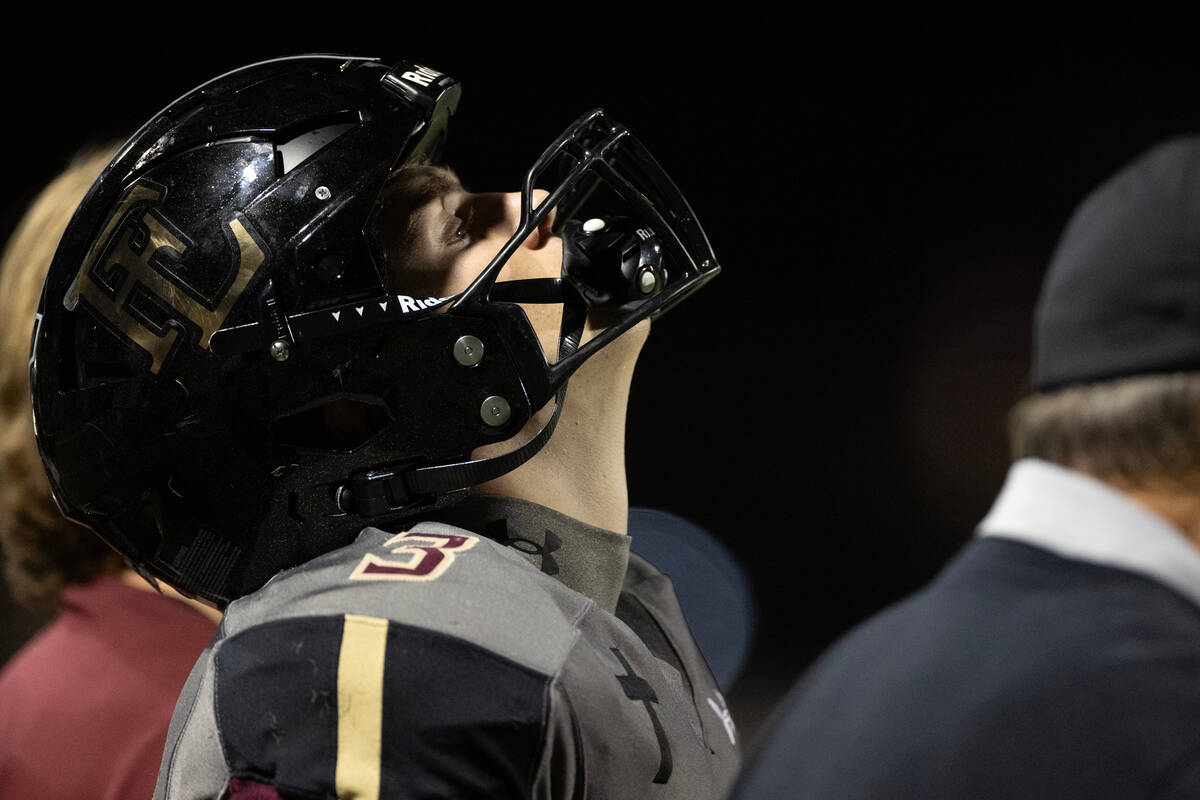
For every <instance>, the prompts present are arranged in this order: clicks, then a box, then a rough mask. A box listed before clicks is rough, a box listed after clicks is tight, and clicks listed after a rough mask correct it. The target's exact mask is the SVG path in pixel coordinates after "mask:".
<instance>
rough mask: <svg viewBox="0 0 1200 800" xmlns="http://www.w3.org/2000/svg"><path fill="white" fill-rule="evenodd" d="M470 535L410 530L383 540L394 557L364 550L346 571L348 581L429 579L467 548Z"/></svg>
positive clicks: (445, 567)
mask: <svg viewBox="0 0 1200 800" xmlns="http://www.w3.org/2000/svg"><path fill="white" fill-rule="evenodd" d="M477 541H478V539H476V538H475V537H474V536H461V535H458V534H448V533H419V532H415V531H410V532H409V533H400V534H397V535H396V536H393V537H392V538H391V539H388V540H387V541H386V542H384V543H383V546H384V548H386V549H388V551H389V552H390V553H391V555H393V556H399V558H397V559H391V558H383V557H381V556H377V555H375V554H374V553H367V554H366V555H365V556H363V557H362V561H359V562H358V566H357V567H355V568H354V572H353V573H351V575H350V580H352V581H432V580H436V579H437V578H439V577H441V575H442V573H443V572H445V571H446V570H447V569H449V568H450V565H451V564H453V563H454V556H455V553H461V552H463V551H464V550H470V549H471V548H472V547H474V546H475V543H476V542H477Z"/></svg>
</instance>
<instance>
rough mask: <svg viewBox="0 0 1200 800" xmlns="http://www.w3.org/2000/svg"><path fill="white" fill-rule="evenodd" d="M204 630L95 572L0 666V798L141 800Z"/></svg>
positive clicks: (205, 623)
mask: <svg viewBox="0 0 1200 800" xmlns="http://www.w3.org/2000/svg"><path fill="white" fill-rule="evenodd" d="M215 628H216V626H215V625H214V624H213V622H212V621H211V620H209V619H208V618H206V617H205V616H204V615H203V614H201V613H199V612H198V611H196V610H195V609H193V608H189V607H188V606H187V605H185V604H184V603H181V602H179V601H178V600H174V599H171V598H169V597H164V596H162V595H159V594H155V593H153V592H147V591H141V590H139V589H135V588H133V587H130V586H126V585H125V584H123V583H121V581H120V580H119V579H118V578H99V579H97V580H95V581H93V582H91V583H89V584H87V585H84V586H72V587H70V588H68V589H67V590H66V591H65V592H64V596H63V606H62V611H61V612H60V613H59V615H58V616H57V617H56V618H55V619H54V620H53V621H52V622H51V623H50V624H49V625H48V626H47V627H46V628H45V629H43V630H42V631H41V632H40V633H39V634H38V635H37V636H36V637H34V638H33V639H32V640H30V642H29V643H28V644H26V645H25V647H23V648H22V649H21V650H20V651H19V652H18V653H17V654H16V656H14V657H13V659H12V660H11V661H10V662H9V663H8V664H6V665H5V667H4V669H3V670H2V671H0V797H5V798H7V797H14V798H15V797H20V798H24V799H26V800H34V799H35V798H42V797H46V798H56V800H61V799H62V798H74V797H87V798H94V799H95V800H109V798H113V799H114V800H115V798H122V800H128V798H134V799H135V800H136V798H139V797H146V798H148V797H150V796H151V795H153V794H154V779H155V776H156V775H157V773H158V766H159V762H160V761H161V759H162V750H163V744H164V742H165V741H166V738H167V724H168V723H169V722H170V720H171V712H172V710H173V709H174V707H175V700H176V698H177V697H178V696H179V692H180V690H181V689H182V688H183V683H184V681H185V680H186V679H187V676H188V673H189V672H190V671H191V668H192V664H193V663H195V661H196V659H197V657H199V655H200V652H201V651H202V650H203V649H204V646H205V645H206V644H207V643H208V640H209V639H210V638H212V634H213V631H214V630H215Z"/></svg>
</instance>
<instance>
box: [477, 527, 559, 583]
mask: <svg viewBox="0 0 1200 800" xmlns="http://www.w3.org/2000/svg"><path fill="white" fill-rule="evenodd" d="M545 530H546V539H545V542H544V543H543V544H538V543H537V542H535V541H533V540H532V539H525V538H522V537H519V536H518V537H513V536H509V535H508V520H506V519H497V520H492V521H491V522H489V523H488V524H487V525H486V526H484V534H485V535H486V536H487V537H488V538H489V539H492V540H494V541H497V542H499V543H500V544H502V545H504V546H505V547H511V548H512V549H514V550H519V551H521V552H522V553H526V554H528V555H531V556H539V557H540V558H541V570H542V572H544V573H546V574H547V575H557V574H558V562H557V561H555V560H554V556H552V555H551V553H555V552H557V551H559V550H561V549H562V539H560V538H558V536H557V535H556V534H555V533H554V532H553V531H551V530H550V529H549V528H546V529H545Z"/></svg>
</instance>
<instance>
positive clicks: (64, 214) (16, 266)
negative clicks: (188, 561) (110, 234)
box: [0, 145, 122, 608]
mask: <svg viewBox="0 0 1200 800" xmlns="http://www.w3.org/2000/svg"><path fill="white" fill-rule="evenodd" d="M115 150H116V147H115V145H108V146H99V147H91V148H87V149H85V150H82V151H80V152H79V153H78V154H77V155H76V156H75V158H74V159H73V160H72V162H71V164H70V165H69V166H68V167H67V168H66V169H65V170H64V171H63V172H62V173H60V174H59V175H58V177H56V178H55V179H54V180H52V181H51V182H50V183H49V184H48V185H47V186H46V187H45V188H44V189H43V190H42V191H41V193H40V194H38V196H37V197H36V198H35V199H34V201H33V202H32V203H31V204H30V206H29V208H28V209H27V210H26V212H25V215H24V216H23V217H22V218H21V220H20V222H19V223H18V224H17V227H16V230H14V231H13V234H12V236H11V237H9V240H8V244H7V245H6V246H5V248H4V253H3V256H2V257H0V549H2V550H3V554H4V575H5V578H6V579H7V581H8V584H9V589H10V590H11V592H12V594H13V597H14V598H16V600H17V601H18V602H20V603H22V604H24V605H27V606H42V607H50V608H53V607H55V606H57V605H58V603H59V601H60V598H61V594H62V589H63V587H64V586H65V585H67V584H70V583H86V582H87V581H89V580H91V579H92V578H93V577H95V576H96V575H98V574H103V573H112V572H116V571H118V570H119V569H120V568H121V564H122V562H121V560H120V558H119V556H117V554H116V553H115V552H113V551H112V550H110V549H109V548H108V546H107V545H105V544H104V543H103V542H102V541H101V540H100V539H99V538H98V537H97V536H96V535H95V534H94V533H92V532H91V531H89V530H87V529H86V528H83V527H80V526H78V525H75V524H73V523H71V522H69V521H67V520H66V519H64V518H63V516H62V515H61V514H60V513H59V511H58V508H57V507H56V506H55V504H54V500H53V498H52V496H51V493H50V485H49V483H48V482H47V480H46V474H45V472H44V471H43V468H42V462H41V458H40V457H39V456H38V452H37V445H36V443H35V441H34V437H33V411H32V406H31V404H30V396H29V366H28V365H29V346H30V337H31V334H32V332H33V321H34V314H35V312H36V311H37V306H38V301H39V299H40V296H41V293H42V282H43V281H44V280H45V277H46V271H47V270H48V269H49V267H50V261H51V259H52V258H53V257H54V251H55V249H56V248H57V247H58V240H59V239H60V238H61V237H62V234H63V231H64V230H65V229H66V227H67V223H68V222H69V221H70V219H71V215H72V214H74V212H75V208H76V207H77V206H78V205H79V203H80V201H81V200H82V199H83V196H84V195H85V194H86V193H87V190H88V189H89V188H90V187H91V185H92V183H93V182H94V181H95V180H96V177H97V176H98V175H99V174H100V171H101V170H102V169H103V168H104V167H105V166H106V165H107V164H108V162H109V161H110V160H111V159H112V156H113V153H114V151H115Z"/></svg>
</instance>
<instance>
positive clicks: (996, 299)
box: [0, 6, 1200, 733]
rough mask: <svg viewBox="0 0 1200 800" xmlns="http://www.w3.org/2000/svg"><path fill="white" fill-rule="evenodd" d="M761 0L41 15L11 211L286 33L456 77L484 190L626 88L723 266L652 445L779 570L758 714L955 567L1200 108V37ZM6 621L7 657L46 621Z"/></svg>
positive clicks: (666, 485)
mask: <svg viewBox="0 0 1200 800" xmlns="http://www.w3.org/2000/svg"><path fill="white" fill-rule="evenodd" d="M518 11H519V10H518V9H512V10H511V13H517V12H518ZM735 11H736V12H737V13H734V12H735ZM751 11H752V9H749V8H741V9H733V10H731V9H725V10H724V11H723V12H722V13H721V15H720V16H713V17H711V18H708V17H704V16H695V15H694V14H693V15H692V16H689V17H687V18H686V19H685V18H683V17H680V18H678V19H675V20H668V19H665V18H662V19H657V18H656V19H654V20H647V19H646V18H645V14H644V11H643V12H642V13H641V14H638V13H634V12H633V10H624V11H622V10H618V9H616V8H614V7H611V6H605V7H603V8H600V7H596V8H586V7H580V6H576V7H574V11H573V12H572V13H573V14H574V16H563V15H562V14H561V13H559V12H557V11H555V10H554V7H551V6H546V7H544V8H541V9H539V10H536V12H535V11H530V10H525V11H523V12H520V13H521V14H522V16H520V17H512V16H507V17H506V16H503V15H502V14H501V12H499V11H497V12H494V13H493V15H492V16H491V17H489V18H486V19H482V20H480V19H477V18H475V17H473V16H472V15H473V14H475V13H477V12H475V11H472V10H471V9H469V8H466V7H464V8H448V7H440V8H425V9H424V10H414V9H411V8H410V9H403V8H400V7H396V8H394V9H391V10H386V11H385V10H383V9H374V10H372V11H371V12H369V13H368V12H367V11H363V10H361V9H354V8H350V7H346V8H333V7H328V8H323V9H320V10H319V11H312V12H305V13H304V14H303V15H302V16H289V14H293V15H298V14H300V12H299V11H296V10H292V11H290V12H288V13H283V12H281V11H278V10H271V9H253V8H250V7H247V6H238V7H231V8H216V7H205V8H203V9H201V8H197V9H196V10H194V11H189V12H187V13H186V14H185V13H182V12H174V13H172V12H166V13H162V12H161V11H160V12H155V11H153V10H152V9H151V7H149V6H147V7H146V8H145V9H143V10H139V11H137V12H136V13H132V12H130V13H128V14H126V15H125V16H122V15H121V14H119V13H115V12H111V13H106V14H105V15H103V16H100V15H96V16H93V17H82V18H81V17H79V16H73V17H71V18H70V19H65V18H64V19H59V18H41V19H35V20H34V21H32V22H30V21H25V22H23V23H22V24H21V25H18V26H16V27H15V28H14V29H11V30H10V31H9V32H8V33H9V38H10V39H11V40H12V41H11V42H10V46H9V48H8V49H7V50H6V51H5V52H4V54H3V56H2V58H3V59H4V60H3V62H2V64H0V70H2V72H3V75H4V76H5V78H4V84H3V85H4V96H3V101H2V102H3V108H4V111H3V115H4V116H3V120H4V121H3V128H4V140H5V143H6V144H5V148H6V156H5V180H4V185H5V188H6V190H7V191H6V192H5V201H4V203H3V207H2V210H0V235H5V236H6V235H7V233H8V231H9V230H10V229H11V226H12V225H13V224H14V223H15V221H16V219H17V218H18V217H19V214H20V212H21V209H22V207H23V204H24V203H25V202H26V201H27V200H28V199H29V198H30V197H31V196H32V195H33V193H34V192H35V191H36V190H37V188H38V187H39V186H40V185H41V183H43V182H44V181H46V180H47V179H49V178H50V177H51V176H52V175H53V174H55V173H56V172H57V171H58V170H59V169H61V168H62V167H63V166H64V165H65V163H66V160H67V159H68V157H69V155H70V154H71V153H72V152H73V151H74V150H75V149H76V148H78V147H79V146H81V145H83V144H85V143H87V142H91V141H97V140H102V139H104V138H107V137H111V136H115V135H118V134H121V133H127V132H128V131H129V130H131V129H132V127H134V126H135V125H136V124H137V123H138V122H140V121H141V120H143V119H144V118H146V117H148V116H150V115H151V114H153V113H154V112H155V111H157V110H158V109H159V108H160V107H162V106H163V105H165V104H166V103H168V102H169V101H170V100H172V99H173V98H174V97H175V96H176V95H178V94H181V93H182V92H183V91H184V90H186V89H188V88H190V87H191V86H193V85H195V84H197V83H199V82H201V81H203V80H205V79H207V78H209V77H212V76H214V75H216V74H218V73H219V72H221V71H224V70H226V69H230V68H233V67H236V66H239V65H241V64H243V63H247V62H250V61H256V60H260V59H263V58H267V57H272V56H277V55H286V54H291V53H295V52H301V51H336V52H353V53H356V54H365V55H376V54H378V55H384V56H387V55H389V54H397V55H401V56H403V57H405V58H411V59H414V60H417V61H421V62H423V63H428V64H430V65H432V66H434V67H436V68H438V69H441V70H443V71H446V72H448V73H450V74H452V75H454V76H456V77H458V78H460V79H461V80H462V81H463V83H464V85H465V93H464V99H463V104H462V106H461V110H460V114H459V116H458V118H457V119H456V122H455V125H454V128H453V133H452V141H451V151H450V153H449V155H450V157H451V159H452V161H453V162H454V163H455V165H456V166H458V167H459V169H460V172H462V173H463V175H464V178H465V180H466V182H467V185H468V186H469V187H471V188H486V189H493V188H506V189H507V188H515V186H516V182H517V178H518V176H519V174H520V172H521V171H522V170H523V169H524V167H525V165H527V164H528V163H529V161H530V160H531V159H532V158H533V157H534V156H535V155H536V154H537V152H539V151H540V150H541V148H542V147H543V146H544V145H545V144H546V143H547V142H548V141H549V140H550V139H551V138H552V137H553V136H554V135H555V134H557V133H558V132H559V131H560V130H561V128H562V127H563V126H565V125H566V124H567V123H568V122H569V121H571V120H572V119H573V118H574V117H575V116H577V115H578V114H579V113H581V112H582V111H584V110H586V109H587V108H589V107H591V106H595V105H601V106H604V107H605V108H607V109H608V110H609V111H610V112H611V113H612V114H613V115H614V116H615V117H616V118H618V119H620V120H622V121H624V122H626V123H627V124H628V125H629V126H630V127H632V128H633V129H634V130H635V131H637V132H638V134H639V136H640V138H641V139H642V140H643V141H644V142H646V143H647V144H648V145H649V146H650V147H651V149H652V150H653V151H654V152H655V153H656V154H657V155H658V156H659V158H660V161H662V162H663V164H664V166H666V168H667V169H668V171H669V172H671V173H672V174H673V175H674V176H675V177H676V179H677V182H678V183H679V184H680V186H681V188H682V189H683V190H684V193H685V194H686V195H687V196H688V197H689V199H690V200H691V201H692V204H693V206H694V207H695V208H696V210H697V211H698V213H699V215H700V218H701V219H702V220H703V221H704V222H705V224H706V228H707V229H708V232H709V235H710V238H711V239H712V243H713V246H714V249H715V250H716V253H717V255H718V258H719V259H720V261H721V262H722V263H723V265H724V268H725V271H724V274H723V275H722V276H721V277H720V278H718V279H717V281H715V282H714V283H712V284H711V285H710V286H709V287H708V288H707V289H705V290H704V291H703V292H701V293H700V294H698V295H697V296H696V297H695V298H693V299H692V300H691V301H689V302H688V303H686V304H684V305H683V306H681V307H680V308H679V309H678V310H676V311H674V312H672V314H671V315H670V316H668V317H666V318H665V319H664V320H663V321H662V323H661V324H660V325H658V326H657V330H656V331H655V333H654V334H653V335H652V336H651V339H650V342H649V344H648V345H647V347H646V350H645V352H644V355H643V358H642V362H641V364H640V366H639V378H638V380H637V382H636V386H635V390H634V394H633V397H632V403H631V409H630V415H629V445H628V462H629V475H630V494H631V501H632V502H633V503H635V504H638V505H648V506H656V507H660V508H665V509H667V510H671V511H674V512H676V513H680V514H682V515H684V516H687V517H689V518H691V519H692V520H694V521H695V522H697V523H699V524H701V525H703V526H705V527H706V528H708V529H709V530H711V531H712V532H713V533H714V534H715V535H716V536H718V537H719V538H720V539H721V540H722V541H724V542H725V543H726V544H727V545H728V546H729V547H730V549H731V550H732V551H733V552H734V553H735V554H736V555H737V556H738V558H739V559H740V560H741V561H742V562H743V564H744V565H745V567H746V569H747V570H748V572H749V574H750V576H751V578H752V579H753V581H754V583H755V586H756V588H757V591H758V595H759V601H760V606H761V621H760V626H759V638H758V644H757V647H756V649H755V651H754V653H753V657H752V659H751V662H750V664H749V666H748V667H747V670H746V671H745V673H744V675H743V678H742V680H741V681H740V683H739V685H738V686H737V687H736V688H735V690H734V692H733V693H732V697H731V703H732V705H733V707H734V712H735V716H737V717H739V719H740V722H741V724H742V727H743V730H744V731H746V732H749V733H752V732H753V731H754V730H755V729H756V728H757V727H758V726H759V725H760V724H761V722H762V720H763V718H764V716H765V714H767V713H768V711H769V709H770V707H771V705H772V703H773V702H774V701H775V700H776V699H777V698H778V696H779V694H780V693H781V692H782V691H784V690H785V689H786V687H787V685H788V684H789V683H790V681H791V680H792V679H793V678H794V677H795V676H796V675H798V674H799V672H800V671H801V670H802V669H803V668H804V666H805V665H806V664H807V663H809V661H810V660H811V658H812V657H813V656H814V655H815V654H816V653H817V652H819V651H820V650H821V649H822V648H823V647H824V646H825V645H827V644H828V643H829V642H830V641H831V640H832V639H833V638H834V637H836V636H837V635H838V634H839V633H841V632H843V631H844V630H846V629H847V627H849V626H851V625H852V624H853V623H855V622H856V621H858V620H860V619H861V618H863V617H864V616H866V615H867V614H869V613H870V612H872V611H874V610H876V609H878V608H880V607H881V606H883V605H885V604H887V603H889V602H891V601H893V600H894V599H896V598H898V597H900V596H901V595H903V594H904V593H906V592H908V591H910V590H912V589H914V588H915V587H917V586H919V585H920V584H921V583H922V582H924V581H925V580H927V579H928V578H929V577H930V576H931V575H932V574H933V573H934V572H935V571H936V570H937V569H938V568H939V567H940V566H941V564H943V563H944V562H945V560H946V559H947V558H949V556H950V555H951V554H952V553H953V552H954V551H955V550H956V549H957V548H958V547H959V546H960V545H961V544H962V543H963V541H965V539H966V538H967V537H968V536H969V535H970V533H971V529H972V527H973V526H974V524H975V522H977V521H978V519H979V518H980V517H981V516H982V515H983V513H984V512H985V511H986V510H987V507H988V504H989V503H990V500H991V498H992V496H993V494H994V492H995V491H996V489H997V488H998V487H999V485H1000V482H1001V481H1002V479H1003V475H1004V470H1005V468H1006V464H1007V458H1006V454H1005V441H1004V415H1005V412H1006V411H1007V409H1008V408H1009V407H1010V406H1011V405H1012V403H1013V402H1014V401H1015V400H1016V399H1017V398H1019V397H1020V396H1021V395H1022V394H1023V393H1024V392H1025V391H1026V390H1027V382H1028V378H1027V374H1028V369H1029V363H1028V355H1027V354H1028V350H1029V345H1030V336H1029V318H1030V313H1031V311H1032V307H1033V303H1034V300H1035V297H1036V293H1037V289H1038V284H1039V281H1040V279H1041V275H1042V272H1043V270H1044V268H1045V265H1046V262H1047V260H1048V258H1049V257H1050V254H1051V251H1052V248H1053V245H1054V242H1055V239H1056V237H1057V235H1058V232H1059V231H1060V230H1061V228H1062V226H1063V225H1064V224H1065V222H1066V220H1067V217H1068V215H1069V214H1070V212H1071V210H1072V208H1073V207H1074V206H1075V204H1076V203H1077V202H1078V201H1079V200H1080V199H1081V198H1082V197H1083V195H1084V194H1085V193H1086V192H1087V191H1088V190H1090V189H1091V188H1092V187H1093V186H1094V185H1095V184H1096V183H1098V182H1099V181H1100V180H1102V179H1103V178H1104V177H1105V176H1106V175H1108V174H1109V173H1110V172H1112V171H1113V170H1115V169H1116V168H1117V167H1119V166H1120V165H1121V164H1122V163H1124V162H1125V161H1127V160H1128V159H1130V158H1132V157H1133V156H1134V155H1136V154H1137V153H1138V152H1140V151H1141V150H1142V149H1144V148H1145V147H1147V146H1149V145H1151V144H1152V143H1154V142H1156V141H1158V140H1159V139H1161V138H1163V137H1165V136H1169V135H1173V134H1177V133H1184V132H1190V131H1193V130H1196V129H1197V127H1198V126H1200V92H1198V91H1197V89H1198V88H1200V60H1198V61H1196V62H1195V63H1192V62H1193V60H1192V59H1191V58H1189V56H1188V53H1187V51H1170V50H1169V49H1168V48H1166V47H1163V48H1160V49H1159V50H1158V51H1156V52H1154V53H1153V55H1150V56H1147V54H1146V50H1145V49H1144V48H1139V50H1138V52H1137V54H1136V55H1135V54H1134V53H1133V52H1132V51H1131V50H1130V49H1129V47H1128V46H1122V47H1117V46H1112V45H1100V44H1097V45H1094V46H1090V47H1088V46H1081V45H1079V44H1078V42H1077V41H1075V40H1074V39H1072V38H1071V37H1070V36H1067V35H1064V36H1062V37H1056V36H1053V35H1048V36H1046V37H1045V40H1044V41H1043V42H1041V43H1038V44H1033V43H1030V42H1027V41H1018V40H1015V39H1012V38H1004V37H999V36H998V37H997V38H996V40H995V41H989V42H983V41H980V40H979V39H978V35H979V34H978V30H974V29H973V30H972V31H970V36H967V35H965V34H964V35H962V36H959V37H958V38H957V39H956V41H957V44H950V43H948V40H950V39H951V38H953V37H950V36H944V37H941V38H938V37H934V36H933V35H928V36H926V37H924V38H923V39H922V38H919V37H916V36H914V35H909V34H907V33H906V34H905V35H903V36H901V35H898V34H897V35H896V36H894V37H892V38H886V37H885V36H883V35H882V34H880V33H878V30H880V28H879V27H878V26H876V27H875V30H876V33H875V34H874V35H873V36H872V37H871V38H870V39H868V37H867V36H866V35H865V34H864V33H863V28H862V27H861V26H860V25H859V24H858V23H857V22H855V21H853V20H851V21H848V22H847V23H846V24H844V25H841V26H832V25H825V24H824V23H822V24H815V23H814V24H810V25H801V24H799V23H797V22H795V21H793V22H784V21H781V20H775V19H772V18H767V17H764V16H762V15H758V14H753V13H751ZM505 13H509V12H505ZM680 13H682V12H680ZM676 26H678V27H676ZM883 27H884V28H885V29H886V27H887V26H886V25H884V26H883ZM0 614H2V615H3V616H0V621H2V625H3V629H2V630H3V634H2V635H0V661H2V660H3V659H4V658H6V657H7V656H8V655H10V654H11V652H12V651H13V649H14V648H15V646H16V645H17V644H19V642H20V641H21V640H22V638H23V637H25V636H27V635H28V633H29V632H30V631H31V630H32V627H33V625H35V624H36V623H37V622H38V620H37V619H35V618H31V617H29V616H27V615H19V614H17V613H16V612H13V611H11V610H7V609H0Z"/></svg>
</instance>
